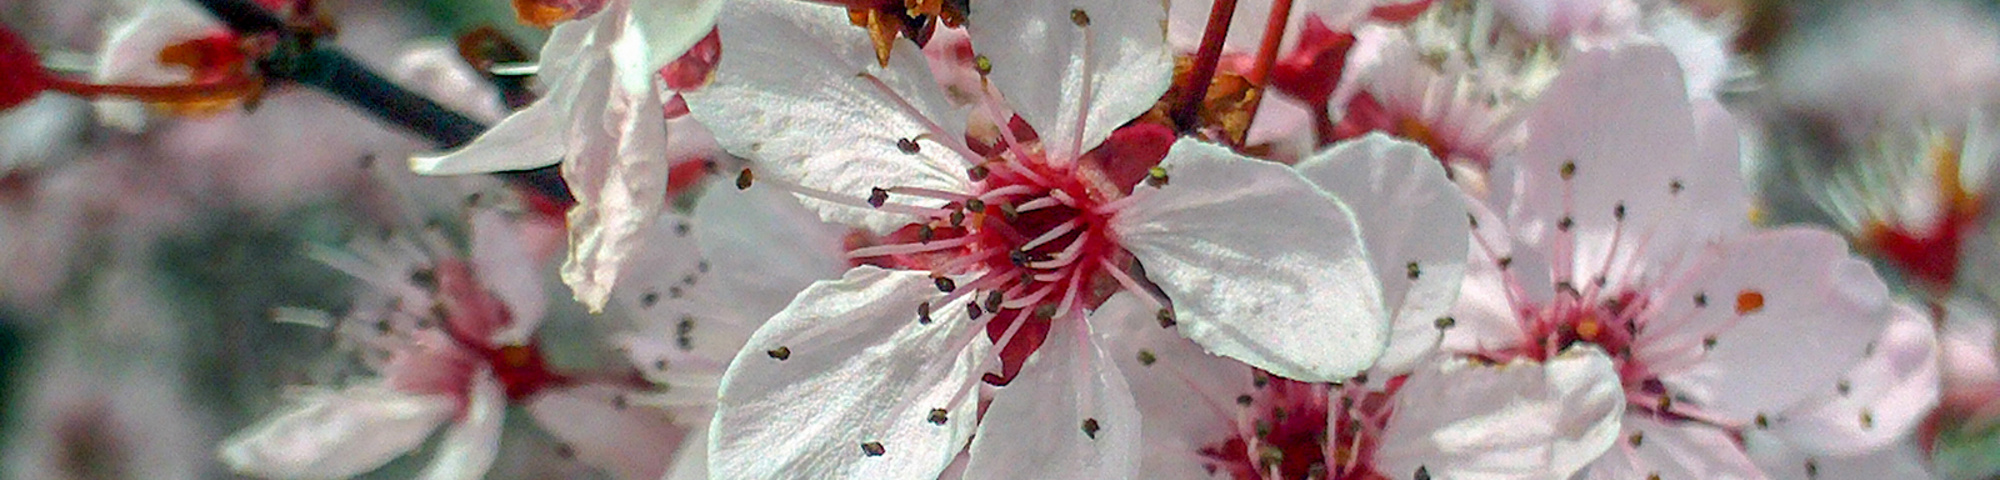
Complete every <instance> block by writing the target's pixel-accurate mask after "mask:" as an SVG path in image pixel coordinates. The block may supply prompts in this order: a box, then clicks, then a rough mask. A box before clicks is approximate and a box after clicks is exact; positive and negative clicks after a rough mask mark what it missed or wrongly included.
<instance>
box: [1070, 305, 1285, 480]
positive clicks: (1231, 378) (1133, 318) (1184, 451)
mask: <svg viewBox="0 0 2000 480" xmlns="http://www.w3.org/2000/svg"><path fill="white" fill-rule="evenodd" d="M1158 313H1159V312H1157V311H1154V310H1153V309H1152V308H1151V307H1150V306H1148V305H1147V304H1146V303H1145V302H1143V301H1141V300H1140V299H1139V297H1136V296H1134V294H1132V293H1130V292H1119V293H1117V294H1113V295H1112V296H1111V298H1109V299H1106V300H1105V301H1104V304H1103V305H1099V306H1098V307H1097V310H1096V311H1093V312H1091V313H1090V318H1091V322H1092V323H1093V324H1094V325H1095V326H1096V327H1101V331H1102V332H1103V334H1102V335H1100V338H1101V339H1102V340H1103V342H1104V349H1105V351H1107V352H1109V354H1110V355H1111V358H1112V359H1113V360H1115V361H1117V362H1118V370H1119V371H1120V372H1122V373H1124V375H1125V382H1126V384H1127V385H1128V386H1129V388H1131V390H1132V398H1133V399H1134V401H1135V403H1134V404H1135V405H1137V406H1138V408H1139V419H1140V421H1141V423H1143V424H1144V428H1143V430H1144V431H1143V432H1142V433H1141V435H1140V438H1144V439H1146V440H1145V442H1143V443H1144V453H1143V455H1144V456H1143V458H1142V459H1141V460H1140V462H1139V464H1140V474H1139V478H1147V479H1163V480H1195V479H1203V478H1210V477H1209V475H1208V472H1207V469H1206V468H1205V463H1206V462H1204V461H1203V458H1202V456H1201V455H1200V454H1199V453H1198V452H1199V451H1200V450H1201V448H1202V447H1205V446H1208V444H1209V443H1212V442H1215V441H1219V440H1220V438H1219V437H1218V436H1219V435H1221V434H1222V433H1221V432H1232V431H1234V430H1235V428H1236V412H1237V409H1238V407H1237V406H1236V404H1235V403H1234V402H1235V400H1236V397H1237V396H1239V395H1249V394H1251V393H1254V392H1255V389H1256V387H1255V380H1254V379H1253V378H1252V377H1253V376H1252V373H1251V369H1250V366H1249V365H1244V364H1243V362H1238V361H1235V360H1231V359H1228V358H1224V357H1218V356H1215V355H1211V354H1209V353H1208V352H1204V351H1202V349H1201V346H1200V345H1196V344H1195V343H1194V341H1192V340H1188V339H1187V338H1185V337H1182V336H1181V335H1180V333H1178V332H1176V331H1175V329H1174V328H1172V327H1167V326H1161V325H1160V322H1159V320H1158ZM1224 474H1225V475H1226V474H1227V473H1226V472H1225V473H1224Z"/></svg>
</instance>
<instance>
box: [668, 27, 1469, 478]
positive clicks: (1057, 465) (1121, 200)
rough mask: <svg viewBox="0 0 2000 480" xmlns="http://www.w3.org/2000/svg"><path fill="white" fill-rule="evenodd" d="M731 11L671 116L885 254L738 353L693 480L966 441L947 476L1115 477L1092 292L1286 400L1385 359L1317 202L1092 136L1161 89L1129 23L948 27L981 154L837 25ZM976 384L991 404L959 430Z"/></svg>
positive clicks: (911, 455) (880, 461) (830, 464)
mask: <svg viewBox="0 0 2000 480" xmlns="http://www.w3.org/2000/svg"><path fill="white" fill-rule="evenodd" d="M737 5H739V6H741V7H743V8H736V9H731V10H729V11H727V12H725V13H724V15H723V17H722V18H721V19H720V20H719V22H718V23H719V26H718V29H719V31H720V33H721V36H722V43H723V45H725V46H730V47H728V48H730V50H729V51H728V53H727V54H726V55H724V56H723V59H722V62H721V64H720V65H719V66H718V67H717V71H716V77H715V80H714V83H712V84H710V85H709V86H708V87H706V88H704V89H702V90H701V91H698V92H691V93H687V94H685V96H686V98H687V100H688V105H689V107H690V110H691V111H692V113H693V115H694V116H695V117H696V118H697V119H699V120H701V121H702V122H703V123H704V124H707V125H708V126H709V127H710V128H711V129H713V130H714V131H715V132H716V134H717V139H718V140H719V141H720V143H721V144H722V145H723V147H724V148H726V149H728V150H729V151H731V152H734V153H737V154H739V155H744V156H746V157H750V158H752V159H753V161H754V162H755V163H754V164H753V166H752V167H751V168H750V169H746V170H744V172H743V174H742V175H741V176H740V177H739V179H738V180H739V182H738V186H739V187H746V188H748V187H752V186H753V185H754V186H756V187H755V188H775V189H779V190H783V191H787V192H791V193H794V194H796V195H799V196H801V197H804V198H806V200H807V206H808V207H811V208H813V209H814V210H816V211H817V212H818V213H819V214H820V215H821V216H822V217H823V218H825V219H828V220H830V221H835V222H840V223H845V224H849V225H855V226H859V227H864V228H866V229H868V230H870V231H871V232H872V233H874V234H876V235H881V236H883V237H884V238H886V239H887V241H885V242H882V243H879V244H876V245H873V246H867V247H863V248H859V249H855V250H853V251H851V252H849V255H850V256H851V257H853V258H856V259H858V260H862V261H865V262H868V263H869V264H868V265H863V266H860V267H856V268H854V269H851V270H848V271H847V273H846V274H845V275H844V276H843V277H842V278H841V279H839V280H836V281H824V282H818V283H815V284H814V285H813V286H811V287H808V288H806V289H805V291H804V292H802V293H800V294H799V295H798V297H797V298H796V299H795V300H794V301H793V302H792V303H791V304H790V305H789V306H788V307H786V309H785V310H784V311H782V312H780V313H778V314H777V315H776V316H775V317H773V318H772V319H771V320H770V321H769V323H767V324H766V325H765V326H764V327H763V328H761V329H759V330H758V331H757V333H756V334H755V335H753V336H752V337H751V338H750V340H749V342H748V344H747V346H746V347H745V348H744V350H743V352H741V353H740V354H738V356H737V357H736V359H735V361H734V362H733V363H732V364H731V366H730V369H729V372H728V373H726V374H725V375H724V377H723V379H722V385H721V392H720V393H721V398H722V400H721V407H720V409H719V410H718V412H717V416H716V420H715V424H714V427H713V431H714V432H716V434H717V436H716V437H715V438H714V439H713V440H711V442H712V444H711V445H712V447H711V449H710V452H709V453H710V455H711V457H710V460H711V462H712V463H711V469H712V473H713V474H714V475H715V476H716V477H718V478H763V477H768V476H773V475H781V474H782V475H810V476H832V477H849V476H857V477H858V476H866V477H885V476H886V477H893V478H929V477H935V476H937V475H938V473H939V472H940V471H942V470H943V469H944V468H945V467H946V465H947V464H949V463H951V462H952V460H953V458H954V457H955V456H956V455H957V454H958V453H959V452H960V451H961V450H963V449H966V448H967V447H966V445H967V442H968V440H969V441H970V447H969V449H970V457H969V460H968V463H967V465H966V469H965V472H966V476H967V477H968V478H988V477H991V476H994V475H1003V473H1001V472H1007V473H1004V475H1009V476H1011V477H1013V478H1022V477H1056V476H1060V477H1069V476H1084V477H1112V478H1117V477H1124V476H1130V475H1132V474H1133V471H1134V470H1133V469H1134V468H1136V467H1137V461H1138V457H1137V456H1136V455H1137V453H1138V452H1137V450H1138V445H1139V443H1138V436H1139V423H1138V418H1137V417H1138V413H1137V411H1136V410H1134V407H1133V399H1132V395H1131V393H1130V391H1129V390H1128V388H1127V387H1126V384H1125V382H1124V380H1123V378H1122V376H1121V375H1120V374H1119V373H1118V370H1117V368H1116V366H1115V365H1114V364H1113V362H1112V361H1111V360H1110V359H1109V358H1108V357H1107V354H1106V352H1105V350H1104V348H1103V345H1102V342H1103V340H1102V334H1101V333H1098V332H1097V331H1096V328H1095V327H1093V326H1092V320H1090V318H1091V317H1092V315H1091V314H1090V312H1091V311H1092V310H1093V309H1095V308H1096V307H1097V306H1098V305H1099V304H1101V303H1102V302H1103V301H1104V300H1105V298H1107V297H1108V296H1109V295H1110V294H1112V293H1115V292H1118V291H1129V292H1133V293H1134V294H1135V295H1136V296H1137V298H1139V299H1140V301H1142V302H1144V303H1146V304H1147V308H1148V309H1150V310H1151V311H1154V312H1156V314H1155V318H1156V320H1157V321H1159V322H1163V323H1167V324H1170V325H1174V326H1177V327H1178V331H1179V332H1180V333H1181V334H1183V335H1186V336H1187V337H1189V338H1192V339H1194V340H1195V341H1196V342H1197V343H1199V344H1201V345H1202V346H1203V347H1204V348H1206V349H1209V350H1210V351H1214V352H1217V353H1220V354H1223V355H1225V356H1229V357H1232V358H1236V359H1240V360H1243V361H1245V362H1248V363H1249V364H1251V365H1253V366H1257V367H1259V368H1263V369H1265V370H1268V371H1271V372H1274V373H1275V374H1277V375H1280V376H1285V377H1290V378H1298V379H1303V380H1307V381H1329V380H1337V379H1341V378H1346V377H1348V376H1351V375H1353V374H1355V373H1358V372H1360V371H1361V370H1362V369H1364V368H1366V367H1367V366H1368V365H1370V364H1371V363H1372V361H1373V360H1374V359H1375V357H1376V356H1377V355H1379V354H1380V352H1381V350H1382V348H1383V346H1384V344H1385V343H1386V341H1387V337H1388V332H1387V330H1388V328H1387V318H1388V315H1389V314H1388V312H1387V308H1386V307H1385V306H1384V304H1385V303H1387V302H1385V300H1384V299H1383V297H1382V295H1383V291H1384V288H1383V287H1382V286H1381V282H1380V281H1378V280H1376V279H1375V272H1374V271H1373V269H1372V268H1371V263H1370V260H1369V258H1368V257H1366V252H1367V250H1366V249H1365V248H1363V247H1362V243H1363V237H1362V236H1361V235H1360V233H1359V232H1358V230H1359V229H1358V228H1357V227H1356V226H1355V225H1356V217H1355V216H1354V215H1353V214H1351V213H1349V212H1348V209H1347V208H1346V207H1345V206H1344V205H1342V204H1341V203H1340V201H1339V200H1337V199H1335V198H1334V197H1332V196H1330V195H1328V194H1327V193H1325V191H1324V190H1322V189H1321V188H1320V187H1317V186H1314V185H1313V184H1312V183H1311V182H1310V181H1308V180H1307V179H1305V178H1304V177H1302V176H1300V175H1299V174H1298V173H1297V172H1295V171H1293V170H1291V169H1290V168H1288V167H1285V166H1283V165H1278V164H1274V163H1263V162H1259V161H1256V160H1251V159H1248V158H1245V157H1242V156H1239V155H1236V154H1234V153H1231V152H1229V151H1227V150H1225V149H1223V148H1221V147H1218V146H1214V145H1210V144H1206V143H1202V142H1200V141H1195V140H1189V139H1183V140H1179V141H1177V142H1171V146H1168V145H1167V144H1168V143H1169V141H1168V139H1169V138H1171V134H1169V133H1167V132H1164V131H1163V130H1164V129H1161V128H1159V127H1157V126H1153V125H1148V124H1134V125H1132V126H1126V127H1123V128H1122V129H1121V128H1119V126H1120V125H1121V124H1124V123H1126V122H1127V121H1129V120H1131V119H1133V118H1135V117H1137V116H1138V115H1139V114H1141V113H1143V112H1145V111H1147V110H1148V109H1150V108H1151V107H1152V106H1153V105H1154V103H1155V102H1156V101H1157V100H1158V98H1159V96H1160V95H1161V94H1162V93H1164V92H1165V90H1166V87H1167V84H1168V80H1169V78H1168V77H1169V76H1170V74H1171V72H1170V62H1168V59H1167V55H1166V47H1165V43H1164V39H1163V38H1162V37H1161V32H1160V30H1159V22H1160V21H1161V20H1162V19H1163V15H1164V12H1163V11H1162V10H1160V9H1159V8H1158V7H1157V6H1156V5H1154V4H1151V3H1147V2H1140V3H1130V2H1110V1H1083V2H1069V1H1051V2H1039V3H1034V4H1024V5H1014V6H1011V7H1010V8H999V9H974V11H973V13H972V16H971V18H969V19H968V21H967V23H966V25H967V28H968V32H969V34H970V36H971V44H972V47H973V50H974V52H976V53H977V55H978V58H977V60H976V63H978V66H979V68H980V70H981V71H983V72H985V73H986V80H987V82H988V84H990V85H991V86H992V88H993V89H994V90H997V92H986V94H985V98H983V99H982V100H981V102H980V105H979V107H980V111H981V112H982V113H983V114H985V115H989V118H1009V117H1010V116H1009V115H1008V114H1007V113H1006V112H1008V111H1011V112H1013V114H1014V115H1018V117H1019V122H1017V123H1018V124H1019V125H1020V127H1019V128H1001V129H999V130H998V136H999V137H1000V138H999V140H998V141H997V142H995V144H994V145H991V146H988V145H984V144H980V143H976V142H968V141H967V140H968V138H967V136H966V134H965V133H964V127H963V125H964V124H965V121H964V120H962V119H961V118H962V117H959V116H957V115H955V114H954V113H955V112H952V111H951V110H949V109H948V108H949V107H948V103H947V102H946V100H945V99H944V93H943V92H942V91H941V90H942V89H941V88H940V87H939V86H938V85H937V84H936V83H935V82H934V81H933V80H932V78H931V77H930V75H929V72H928V70H927V68H926V67H925V66H924V65H923V64H922V63H921V62H922V58H921V57H920V56H919V54H918V52H916V51H915V50H914V49H909V48H897V49H893V50H892V51H891V52H890V55H889V61H888V62H886V64H887V66H886V67H882V66H878V65H877V63H876V59H875V57H874V51H873V49H872V47H871V45H870V43H868V41H867V40H868V39H867V38H866V37H865V35H864V32H861V31H859V30H854V29H850V28H847V27H846V26H845V22H846V18H845V15H843V13H842V11H841V10H840V9H838V8H832V7H823V6H816V5H810V4H803V3H800V2H780V1H752V2H741V3H738V4H737ZM754 40H761V42H759V41H754ZM735 45H742V46H741V47H736V46H735ZM801 58H803V59H807V60H806V61H800V60H799V59H801ZM1051 86H1053V88H1052V87H1051ZM1002 96H1004V100H1003V99H1002V98H1001V97H1002ZM995 123H996V124H997V123H1009V122H995ZM975 145H978V146H977V147H975ZM1100 145H1106V146H1112V145H1115V146H1116V147H1115V148H1100V147H1099V146H1100ZM1148 145H1150V148H1146V147H1145V146H1148ZM1162 147H1166V148H1162ZM981 149H984V150H985V151H988V152H991V153H980V152H981ZM1162 156H1163V157H1164V159H1163V160H1156V159H1160V158H1162ZM1155 162H1157V166H1155ZM1392 171H1393V170H1392ZM1135 184H1136V186H1135ZM1128 192H1129V193H1128ZM1280 219H1282V220H1280ZM1271 222H1286V223H1289V224H1292V225H1298V226H1301V227H1302V228H1278V227H1277V226H1276V225H1273V224H1272V223H1271ZM1454 223H1455V222H1454ZM1453 236H1455V235H1446V236H1445V237H1446V238H1450V237H1453ZM1135 264H1137V265H1143V272H1144V273H1143V275H1139V274H1135V273H1132V272H1131V270H1134V269H1136V268H1137V267H1136V266H1135ZM1404 268H1410V269H1421V268H1423V267H1421V266H1419V267H1404ZM1404 268H1391V270H1397V271H1398V275H1399V276H1400V275H1403V273H1402V270H1404ZM1148 284H1150V286H1149V285H1148ZM1156 289H1157V291H1156ZM982 337H983V338H982ZM995 370H997V371H995ZM982 380H984V383H987V384H990V385H993V386H995V387H997V388H994V389H993V390H994V391H993V392H992V398H993V400H992V401H991V403H987V404H985V405H984V407H983V408H982V407H981V406H980V405H979V404H980V403H982V402H980V401H978V400H979V399H980V397H981V396H983V395H979V394H978V392H977V391H975V390H974V389H975V388H976V387H979V384H980V383H982V382H981V381H982ZM975 432H977V435H976V436H975V435H974V433H975ZM1003 465H1004V466H1003ZM1024 469H1027V470H1024Z"/></svg>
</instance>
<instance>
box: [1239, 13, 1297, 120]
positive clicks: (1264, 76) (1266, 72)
mask: <svg viewBox="0 0 2000 480" xmlns="http://www.w3.org/2000/svg"><path fill="white" fill-rule="evenodd" d="M1291 18H1292V0H1272V2H1271V16H1270V17H1269V21H1267V22H1265V23H1264V41H1263V43H1260V44H1259V45H1258V46H1257V63H1254V64H1251V66H1250V74H1249V75H1247V76H1245V77H1244V78H1243V79H1244V80H1246V81H1248V82H1250V88H1251V89H1252V90H1251V94H1250V98H1249V99H1247V100H1248V104H1249V105H1247V106H1246V107H1245V108H1246V109H1248V111H1249V115H1250V116H1249V117H1248V119H1246V120H1245V121H1244V124H1245V125H1250V124H1252V122H1256V121H1257V107H1258V106H1260V105H1262V104H1263V103H1264V90H1265V87H1266V85H1268V84H1269V80H1270V78H1271V66H1272V65H1274V64H1277V63H1278V48H1279V47H1281V46H1282V45H1284V43H1285V25H1286V23H1288V22H1287V21H1288V20H1291ZM1245 136H1246V137H1247V136H1248V133H1247V132H1246V133H1245Z"/></svg>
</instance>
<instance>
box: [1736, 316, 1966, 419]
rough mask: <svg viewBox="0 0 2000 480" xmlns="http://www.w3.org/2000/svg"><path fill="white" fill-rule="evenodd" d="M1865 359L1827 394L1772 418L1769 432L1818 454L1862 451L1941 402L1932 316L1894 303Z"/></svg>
mask: <svg viewBox="0 0 2000 480" xmlns="http://www.w3.org/2000/svg"><path fill="white" fill-rule="evenodd" d="M1872 345H1873V348H1871V349H1870V352H1871V353H1870V354H1869V356H1868V359H1867V360H1864V361H1862V362H1861V364H1859V365H1856V366H1855V367H1854V369H1852V370H1849V371H1848V372H1847V373H1846V374H1845V375H1843V376H1842V377H1841V380H1840V382H1839V383H1838V385H1836V386H1835V387H1833V388H1822V389H1821V392H1822V394H1823V395H1824V397H1823V398H1821V399H1818V400H1815V401H1813V402H1811V403H1808V404H1806V405H1803V406H1801V407H1800V408H1795V409H1793V410H1792V411H1788V412H1785V413H1784V415H1783V416H1782V417H1780V418H1774V419H1771V421H1770V425H1771V426H1770V428H1771V433H1772V434H1773V435H1776V436H1779V437H1780V438H1783V439H1784V440H1785V441H1786V442H1787V443H1790V444H1791V445H1792V446H1793V447H1796V448H1798V449H1800V450H1802V451H1804V452H1807V453H1811V454H1815V455H1821V456H1826V455H1858V454H1861V453H1865V452H1868V451H1871V450H1875V449H1878V448H1881V447H1882V446H1883V445H1887V444H1889V443H1890V442H1894V441H1897V440H1898V439H1901V438H1903V437H1904V436H1906V435H1907V434H1909V433H1910V430H1911V429H1913V428H1915V427H1916V426H1917V424H1918V423H1919V422H1922V421H1924V417H1925V416H1926V415H1929V414H1930V411H1931V407H1935V406H1937V403H1938V342H1937V331H1936V330H1935V329H1933V328H1931V318H1930V316H1929V315H1925V314H1923V312H1920V311H1918V310H1917V309H1916V308H1913V307H1912V306H1909V305H1901V304H1899V305H1896V308H1895V320H1893V322H1892V323H1890V324H1889V328H1888V330H1886V331H1883V332H1882V336H1881V338H1878V339H1876V340H1875V342H1874V343H1873V344H1872Z"/></svg>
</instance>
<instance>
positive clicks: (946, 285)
mask: <svg viewBox="0 0 2000 480" xmlns="http://www.w3.org/2000/svg"><path fill="white" fill-rule="evenodd" d="M935 283H937V289H938V291H940V292H944V293H951V291H952V290H957V289H958V282H954V281H951V277H937V279H936V280H935Z"/></svg>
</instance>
